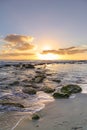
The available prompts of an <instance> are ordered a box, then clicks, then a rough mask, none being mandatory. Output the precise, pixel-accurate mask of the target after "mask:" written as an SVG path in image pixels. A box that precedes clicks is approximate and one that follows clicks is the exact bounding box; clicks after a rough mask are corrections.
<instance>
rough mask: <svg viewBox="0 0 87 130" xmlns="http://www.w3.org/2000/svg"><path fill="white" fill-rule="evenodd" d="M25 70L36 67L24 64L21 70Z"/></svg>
mask: <svg viewBox="0 0 87 130" xmlns="http://www.w3.org/2000/svg"><path fill="white" fill-rule="evenodd" d="M24 68H26V69H34V68H35V67H34V65H32V64H22V65H21V69H24Z"/></svg>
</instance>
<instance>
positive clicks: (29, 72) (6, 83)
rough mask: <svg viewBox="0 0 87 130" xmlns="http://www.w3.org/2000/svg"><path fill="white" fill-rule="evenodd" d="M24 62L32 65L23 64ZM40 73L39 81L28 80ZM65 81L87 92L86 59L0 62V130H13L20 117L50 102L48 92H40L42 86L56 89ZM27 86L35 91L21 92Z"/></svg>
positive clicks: (52, 99) (50, 97)
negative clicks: (31, 92) (29, 92)
mask: <svg viewBox="0 0 87 130" xmlns="http://www.w3.org/2000/svg"><path fill="white" fill-rule="evenodd" d="M27 64H32V65H33V66H34V68H29V67H25V66H24V67H23V65H27ZM42 72H44V75H45V78H44V80H43V81H42V82H34V81H33V82H31V80H32V79H34V78H35V76H36V75H37V74H40V73H42ZM57 80H59V81H60V82H56V81H57ZM68 84H77V85H79V86H80V87H81V88H82V93H85V94H87V61H40V60H39V61H0V130H14V128H15V127H16V125H17V124H18V123H19V122H20V121H21V120H22V119H23V118H26V116H29V115H32V113H35V112H37V111H40V110H41V109H44V107H45V105H46V104H47V103H49V102H54V101H55V99H54V98H53V96H52V94H48V93H45V92H44V91H43V87H44V86H47V87H51V88H54V89H55V90H56V91H57V90H58V89H60V88H61V87H62V86H64V85H68ZM29 86H34V88H35V89H36V90H37V92H36V94H33V95H31V94H28V93H24V92H23V89H24V88H26V87H29ZM75 96H76V95H75V94H73V95H71V97H70V98H75ZM2 101H4V102H5V103H6V102H7V101H8V103H9V102H10V103H15V104H22V105H23V106H24V108H22V107H19V106H15V105H13V104H8V103H7V104H6V105H3V104H2Z"/></svg>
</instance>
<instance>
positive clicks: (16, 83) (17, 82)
mask: <svg viewBox="0 0 87 130" xmlns="http://www.w3.org/2000/svg"><path fill="white" fill-rule="evenodd" d="M9 85H19V81H14V82H13V83H10V84H9Z"/></svg>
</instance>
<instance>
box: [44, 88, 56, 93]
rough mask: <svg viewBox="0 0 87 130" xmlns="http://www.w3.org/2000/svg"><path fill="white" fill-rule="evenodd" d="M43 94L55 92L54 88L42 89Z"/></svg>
mask: <svg viewBox="0 0 87 130" xmlns="http://www.w3.org/2000/svg"><path fill="white" fill-rule="evenodd" d="M42 90H43V91H44V92H45V93H53V92H54V91H55V89H54V88H51V87H44V88H43V89H42Z"/></svg>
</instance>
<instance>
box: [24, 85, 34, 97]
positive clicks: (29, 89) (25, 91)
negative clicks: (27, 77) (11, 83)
mask: <svg viewBox="0 0 87 130" xmlns="http://www.w3.org/2000/svg"><path fill="white" fill-rule="evenodd" d="M22 91H23V92H24V93H27V94H30V95H33V94H36V89H34V88H32V87H29V88H27V87H26V88H23V90H22Z"/></svg>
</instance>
